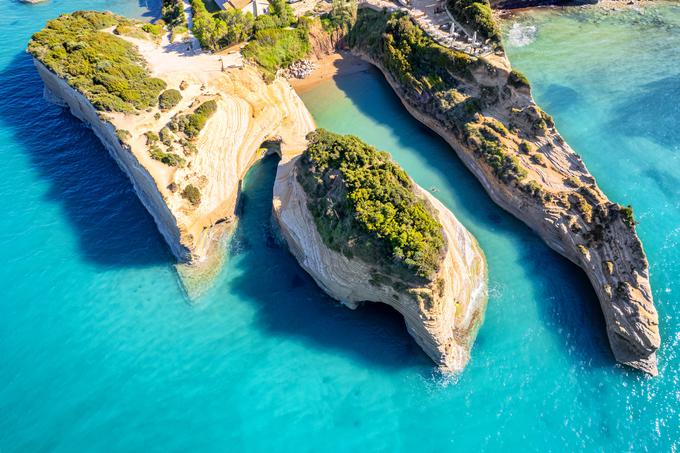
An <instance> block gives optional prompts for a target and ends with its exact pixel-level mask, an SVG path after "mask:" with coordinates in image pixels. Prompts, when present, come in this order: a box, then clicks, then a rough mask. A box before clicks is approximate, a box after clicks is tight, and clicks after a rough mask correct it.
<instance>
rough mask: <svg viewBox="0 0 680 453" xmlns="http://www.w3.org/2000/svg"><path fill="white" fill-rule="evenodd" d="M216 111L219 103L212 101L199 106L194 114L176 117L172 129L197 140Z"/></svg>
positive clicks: (171, 124) (171, 125)
mask: <svg viewBox="0 0 680 453" xmlns="http://www.w3.org/2000/svg"><path fill="white" fill-rule="evenodd" d="M216 110H217V102H216V101H214V100H212V99H211V100H210V101H206V102H204V103H203V104H201V105H199V106H198V108H196V110H194V112H193V113H189V114H188V115H178V116H175V117H174V118H173V120H172V122H171V123H170V127H171V128H172V129H173V130H176V131H179V132H183V133H184V134H185V135H186V136H187V138H189V139H192V138H196V137H198V134H199V133H200V132H201V130H202V129H203V126H205V123H207V122H208V119H209V118H210V117H211V116H212V115H213V113H215V111H216Z"/></svg>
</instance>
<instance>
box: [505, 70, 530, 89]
mask: <svg viewBox="0 0 680 453" xmlns="http://www.w3.org/2000/svg"><path fill="white" fill-rule="evenodd" d="M508 84H510V85H511V86H513V87H515V88H528V87H529V79H527V77H526V76H525V75H524V74H522V73H521V72H519V71H518V70H516V69H513V70H512V71H510V75H508Z"/></svg>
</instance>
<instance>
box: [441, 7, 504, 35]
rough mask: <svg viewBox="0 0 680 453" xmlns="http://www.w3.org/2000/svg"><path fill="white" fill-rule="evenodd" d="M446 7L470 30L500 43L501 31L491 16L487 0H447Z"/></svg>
mask: <svg viewBox="0 0 680 453" xmlns="http://www.w3.org/2000/svg"><path fill="white" fill-rule="evenodd" d="M446 6H447V8H448V9H449V12H450V13H451V15H453V17H454V18H455V19H456V20H457V21H458V22H459V23H461V24H463V25H467V26H468V27H469V29H470V30H471V32H475V31H476V32H477V33H478V34H479V35H481V37H482V38H485V39H489V40H490V41H491V42H493V43H496V44H498V43H500V41H501V32H500V28H499V27H498V24H497V23H496V21H495V20H494V18H493V13H492V12H491V5H490V4H489V1H488V0H448V2H447V5H446Z"/></svg>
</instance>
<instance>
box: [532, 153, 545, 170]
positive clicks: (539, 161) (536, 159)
mask: <svg viewBox="0 0 680 453" xmlns="http://www.w3.org/2000/svg"><path fill="white" fill-rule="evenodd" d="M531 162H533V163H535V164H536V165H541V166H543V167H545V159H544V158H543V155H541V154H532V155H531Z"/></svg>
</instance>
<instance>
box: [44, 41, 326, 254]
mask: <svg viewBox="0 0 680 453" xmlns="http://www.w3.org/2000/svg"><path fill="white" fill-rule="evenodd" d="M111 32H112V29H105V30H102V31H101V32H100V33H111ZM118 38H119V39H124V40H125V41H127V42H129V43H132V44H133V45H134V46H135V48H136V50H137V51H138V53H139V54H140V55H141V57H142V59H143V61H144V62H145V63H146V65H147V69H148V71H149V74H150V76H152V77H157V78H160V79H162V80H163V81H165V82H166V83H167V88H170V89H175V90H178V91H179V92H180V93H181V100H180V101H179V103H177V104H176V105H175V106H173V107H172V108H170V109H169V110H167V111H161V110H160V109H159V108H158V107H157V106H156V107H153V108H148V109H146V110H140V111H136V112H134V113H120V112H108V111H107V112H104V111H99V110H97V109H96V108H95V107H94V105H93V103H92V102H91V100H90V99H88V98H87V97H86V96H85V95H84V94H83V93H81V92H79V91H78V90H77V89H75V88H74V87H73V86H71V85H69V83H67V81H66V80H65V79H64V78H62V77H60V76H58V75H57V74H56V73H54V72H53V71H51V70H49V69H48V68H47V67H46V66H45V65H44V64H43V63H41V62H40V61H39V58H34V62H35V66H36V68H37V70H38V73H39V74H40V76H41V78H42V79H43V81H44V83H45V89H46V93H47V94H48V97H49V98H50V99H53V100H54V99H57V100H58V101H59V102H60V103H62V104H63V105H65V106H67V107H68V108H69V109H70V111H71V113H72V114H73V115H74V116H76V117H78V118H79V119H81V120H82V121H83V122H84V123H85V124H87V125H88V126H89V127H91V128H92V130H93V132H94V133H95V134H96V135H97V137H98V138H99V139H100V140H101V142H102V143H103V144H104V146H105V147H106V149H107V150H108V151H109V153H110V154H111V156H112V157H113V158H114V159H115V160H116V162H117V163H118V164H119V166H120V168H121V169H122V170H123V171H124V172H125V173H126V175H127V176H128V177H129V178H130V180H131V181H132V184H133V186H134V189H135V191H136V193H137V195H138V196H139V198H140V200H141V201H142V203H143V204H144V206H145V207H146V208H147V210H148V211H149V212H150V213H151V215H152V216H153V218H154V220H155V222H156V224H157V226H158V228H159V230H160V232H161V233H162V235H163V237H164V238H165V240H166V242H167V243H168V245H169V246H170V249H171V250H172V252H173V254H174V255H175V256H176V257H177V259H178V260H179V261H180V262H186V263H193V264H197V263H206V262H212V260H214V259H217V258H218V255H221V254H217V253H212V251H213V250H214V249H215V248H216V244H218V243H219V242H220V240H221V238H222V237H223V236H224V234H225V232H227V231H229V230H230V229H231V228H230V226H231V225H232V224H233V221H234V220H235V216H234V213H235V209H236V204H237V199H238V195H239V192H240V186H241V180H242V178H243V177H244V175H245V173H246V172H247V170H248V169H249V167H250V166H251V164H252V163H253V162H254V161H256V160H257V159H259V158H260V157H261V156H262V155H263V154H264V153H265V152H266V150H264V149H263V143H264V142H267V141H268V140H272V139H276V140H277V141H278V142H280V152H281V153H282V154H283V155H286V156H287V155H297V154H299V153H300V152H302V151H303V150H304V148H305V144H306V141H305V136H306V134H307V133H308V132H310V131H311V130H313V129H314V122H313V120H312V117H311V115H310V114H309V112H308V111H307V109H306V107H305V106H304V104H303V103H302V100H301V99H300V98H299V97H298V96H297V94H296V93H295V91H294V90H293V89H292V88H291V86H290V85H289V84H288V82H287V81H285V80H283V79H277V80H276V81H274V82H273V83H271V84H266V83H264V81H263V80H262V77H261V74H260V73H259V72H258V71H257V70H256V69H255V68H252V67H249V66H247V65H244V64H243V62H242V61H241V58H240V55H239V54H233V55H227V56H217V55H211V54H207V53H203V52H201V51H200V50H194V49H193V47H192V44H190V43H186V42H181V43H170V42H169V41H168V38H167V36H165V37H163V40H162V41H161V42H158V41H157V40H154V39H142V38H137V37H130V36H119V37H118ZM207 100H213V101H215V103H216V109H215V111H214V113H213V114H212V116H210V118H209V119H208V120H207V123H205V126H204V127H203V128H202V129H201V130H200V133H199V134H197V136H196V137H194V138H192V139H191V140H185V139H183V138H182V137H180V136H179V135H180V134H178V133H177V132H170V131H163V128H164V127H165V126H166V125H168V124H169V123H171V122H172V119H173V117H175V116H181V115H184V114H187V113H189V112H191V111H194V110H195V108H196V107H197V106H198V105H200V104H202V103H204V102H206V101H207ZM150 132H151V133H153V134H157V135H161V141H162V140H163V138H162V136H163V133H164V132H165V133H166V134H167V135H168V136H169V139H168V143H170V145H169V146H168V147H167V150H168V151H173V152H174V153H176V155H177V156H179V157H180V158H181V159H182V161H183V163H184V165H178V166H169V165H166V164H165V163H163V162H161V161H159V160H156V159H154V158H152V156H151V152H150V147H149V144H148V142H149V140H150V139H149V138H148V134H149V133H150ZM159 133H160V134H159ZM158 143H159V144H158V146H165V145H162V144H161V143H160V142H158ZM164 149H165V148H164ZM189 185H191V186H193V187H194V188H196V189H197V191H198V193H199V194H200V196H199V199H200V201H198V203H196V202H191V201H190V200H189V199H188V198H187V196H186V193H184V195H183V192H184V190H183V189H185V188H187V187H188V186H189Z"/></svg>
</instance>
